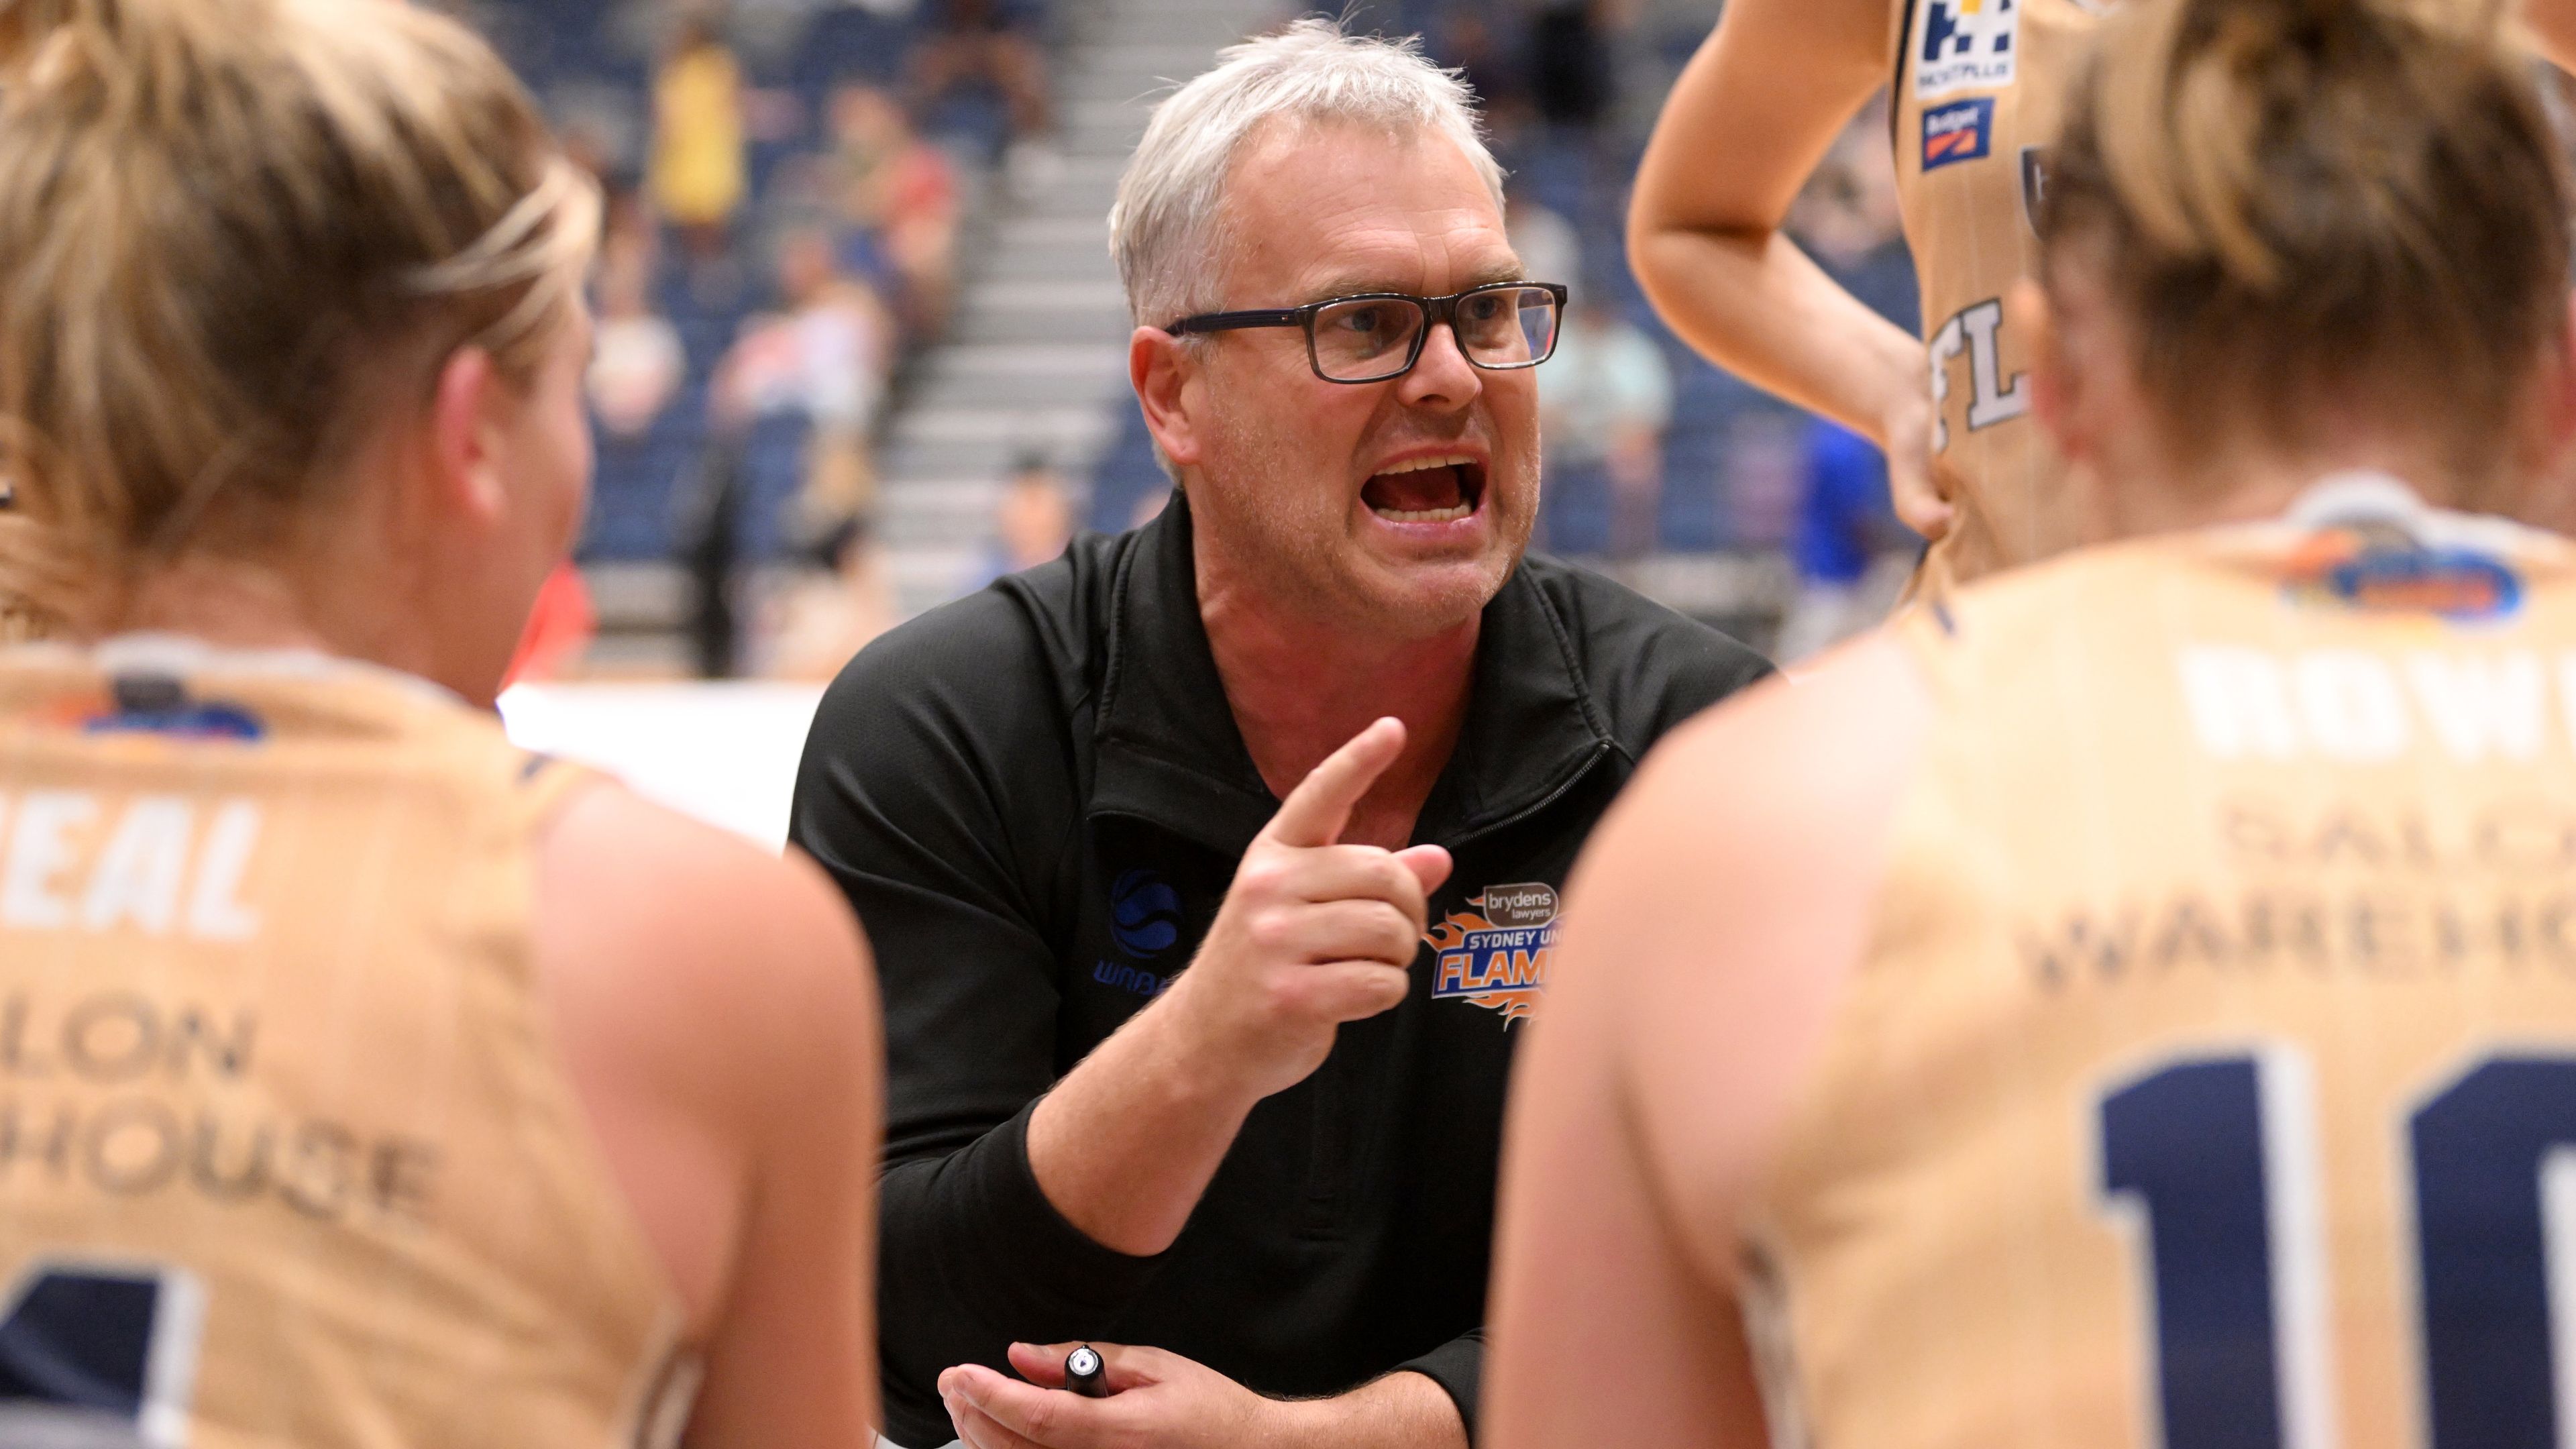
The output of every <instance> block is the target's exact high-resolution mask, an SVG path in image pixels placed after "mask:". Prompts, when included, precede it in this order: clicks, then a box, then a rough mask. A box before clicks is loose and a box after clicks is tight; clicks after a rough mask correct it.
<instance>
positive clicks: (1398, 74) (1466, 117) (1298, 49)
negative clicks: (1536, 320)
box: [1109, 18, 1503, 326]
mask: <svg viewBox="0 0 2576 1449" xmlns="http://www.w3.org/2000/svg"><path fill="white" fill-rule="evenodd" d="M1475 105H1476V98H1475V93H1474V92H1473V91H1471V90H1469V89H1468V87H1467V83H1466V82H1465V81H1464V80H1462V79H1460V77H1459V73H1458V72H1456V71H1454V70H1442V69H1441V68H1440V67H1438V66H1436V65H1433V64H1432V63H1431V61H1430V60H1429V59H1428V58H1427V57H1425V56H1424V55H1423V53H1422V46H1421V43H1420V41H1419V40H1418V39H1417V38H1415V37H1412V36H1407V37H1406V38H1404V39H1402V40H1382V39H1379V38H1377V37H1375V36H1362V35H1346V34H1344V33H1343V31H1342V28H1341V26H1340V25H1339V24H1337V23H1335V22H1333V21H1330V20H1325V19H1321V18H1311V19H1306V20H1300V21H1298V22H1296V23H1295V24H1293V25H1290V26H1289V27H1287V28H1286V29H1285V30H1282V31H1280V32H1278V33H1277V34H1275V35H1265V36H1262V37H1261V38H1259V39H1257V40H1247V41H1245V42H1243V43H1242V44H1240V45H1232V46H1228V47H1226V48H1225V49H1224V50H1221V51H1218V52H1217V65H1216V69H1214V70H1211V71H1209V72H1207V73H1206V74H1205V75H1202V76H1200V77H1199V78H1198V79H1196V80H1193V81H1191V82H1190V83H1189V84H1188V85H1185V86H1183V87H1181V88H1180V89H1179V90H1178V91H1175V92H1173V93H1172V95H1171V97H1170V98H1169V99H1167V100H1165V101H1164V102H1163V103H1162V104H1161V105H1159V106H1156V107H1155V108H1154V118H1153V120H1151V121H1150V122H1148V123H1147V124H1146V126H1145V139H1144V140H1143V141H1141V142H1139V143H1137V146H1136V154H1135V155H1134V156H1132V157H1130V158H1129V159H1128V162H1127V170H1126V174H1124V175H1122V176H1121V177H1119V178H1118V201H1117V204H1115V205H1113V206H1111V207H1110V208H1109V254H1110V255H1111V256H1112V257H1114V258H1116V259H1117V262H1118V279H1119V281H1121V282H1122V283H1124V284H1125V285H1126V288H1127V308H1128V311H1129V312H1130V313H1131V314H1132V315H1133V316H1134V318H1135V320H1136V322H1137V323H1138V324H1139V325H1142V326H1160V325H1162V324H1163V323H1166V322H1169V321H1171V320H1172V319H1173V318H1175V317H1180V316H1184V315H1186V314H1188V313H1192V312H1203V311H1207V310H1209V309H1211V308H1213V307H1215V306H1216V305H1217V297H1216V290H1217V288H1218V286H1219V285H1220V284H1221V282H1222V280H1223V279H1222V278H1221V277H1219V276H1217V275H1216V274H1215V268H1214V267H1213V266H1211V265H1210V262H1211V260H1212V259H1215V258H1218V257H1221V256H1223V255H1224V253H1223V250H1222V247H1221V243H1222V241H1223V240H1224V239H1223V237H1222V236H1221V235H1220V223H1221V221H1222V212H1223V208H1224V204H1225V178H1226V173H1227V172H1228V170H1230V169H1231V168H1232V166H1233V163H1234V155H1235V151H1236V150H1237V149H1238V148H1239V147H1240V146H1241V145H1242V144H1243V141H1244V138H1245V137H1247V136H1250V135H1251V134H1252V133H1253V131H1254V130H1255V129H1257V128H1258V127H1259V126H1260V125H1261V124H1262V123H1263V122H1265V121H1268V120H1270V119H1271V118H1272V117H1277V116H1284V117H1289V118H1291V119H1295V120H1300V121H1309V122H1313V121H1341V122H1350V123H1356V124H1360V125H1365V126H1374V127H1378V128H1380V129H1383V130H1387V131H1390V132H1396V133H1402V132H1407V131H1411V130H1414V129H1418V128H1421V127H1426V126H1427V127H1433V128H1436V129H1438V130H1439V131H1440V132H1441V133H1442V134H1443V135H1446V136H1447V137H1449V139H1451V140H1452V141H1455V142H1457V143H1458V147H1459V149H1461V150H1463V151H1465V152H1466V153H1467V159H1468V160H1470V161H1472V162H1474V163H1475V167H1476V172H1477V174H1478V175H1479V176H1482V177H1483V178H1484V181H1485V186H1486V189H1488V190H1489V191H1491V192H1492V193H1493V197H1494V209H1495V211H1496V212H1497V213H1499V212H1500V211H1501V210H1502V206H1503V170H1502V168H1501V167H1500V166H1497V165H1495V164H1494V157H1493V153H1492V152H1490V151H1488V150H1486V149H1485V138H1484V134H1483V128H1482V126H1481V125H1480V124H1479V122H1478V120H1477V117H1476V109H1475Z"/></svg>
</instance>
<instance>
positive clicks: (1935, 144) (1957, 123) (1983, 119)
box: [1923, 96, 1995, 171]
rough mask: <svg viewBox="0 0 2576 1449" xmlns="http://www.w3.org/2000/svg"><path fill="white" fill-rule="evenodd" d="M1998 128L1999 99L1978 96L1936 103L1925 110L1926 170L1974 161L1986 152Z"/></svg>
mask: <svg viewBox="0 0 2576 1449" xmlns="http://www.w3.org/2000/svg"><path fill="white" fill-rule="evenodd" d="M1994 129H1995V98H1994V97H1992V96H1978V97H1975V98H1974V99H1972V100H1965V101H1954V102H1952V103H1951V104H1949V105H1946V106H1935V107H1933V108H1932V109H1930V110H1928V111H1925V112H1924V113H1923V169H1924V170H1926V171H1937V170H1939V169H1940V168H1941V167H1944V166H1947V165H1949V164H1950V163H1951V162H1953V161H1974V160H1976V159H1977V158H1978V157H1980V156H1983V155H1985V154H1986V151H1987V148H1988V147H1989V145H1990V144H1991V143H1992V141H1993V138H1994Z"/></svg>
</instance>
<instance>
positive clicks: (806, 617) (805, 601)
mask: <svg viewBox="0 0 2576 1449" xmlns="http://www.w3.org/2000/svg"><path fill="white" fill-rule="evenodd" d="M815 555H816V559H817V561H818V562H820V563H822V564H823V565H824V570H809V571H807V572H806V573H805V575H804V576H803V577H802V578H800V579H799V580H798V581H797V582H795V583H793V584H791V585H789V586H788V588H787V589H786V591H785V592H784V593H782V594H781V595H780V596H779V597H778V598H777V599H776V600H774V601H773V602H772V603H771V605H770V607H769V610H768V613H769V618H768V619H767V621H766V623H767V629H766V631H765V632H766V633H767V635H768V639H769V647H768V651H767V652H768V659H767V662H766V664H765V666H764V668H763V670H762V672H763V673H765V674H767V675H768V676H769V677H770V678H772V679H801V680H812V681H816V682H823V681H828V680H830V679H831V678H832V677H833V676H834V675H836V674H839V673H840V672H841V666H842V665H844V664H847V663H849V662H850V656H851V655H853V654H856V653H858V652H859V651H860V650H861V649H863V648H865V647H867V643H868V641H869V640H871V639H874V638H875V637H877V636H878V635H879V634H882V633H884V632H885V631H886V630H888V629H891V628H893V627H894V625H895V623H896V619H897V616H896V613H895V606H894V588H893V585H892V584H891V583H890V582H889V581H888V578H887V571H886V562H885V549H884V547H883V546H882V545H881V544H879V543H878V542H877V541H876V538H875V535H874V531H873V530H872V529H870V528H869V526H868V524H867V522H866V520H864V519H859V518H850V519H845V520H843V521H842V522H841V524H840V526H838V527H837V528H834V529H832V530H831V531H830V532H828V533H827V534H825V535H824V537H823V540H822V542H821V543H820V544H819V545H818V546H817V548H816V549H815ZM825 570H828V571H825Z"/></svg>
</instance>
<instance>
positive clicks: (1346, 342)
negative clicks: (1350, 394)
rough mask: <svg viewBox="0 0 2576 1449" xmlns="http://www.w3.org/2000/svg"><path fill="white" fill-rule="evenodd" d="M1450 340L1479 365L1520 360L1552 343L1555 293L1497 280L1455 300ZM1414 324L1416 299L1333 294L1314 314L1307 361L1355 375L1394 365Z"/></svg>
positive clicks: (1541, 353) (1360, 377)
mask: <svg viewBox="0 0 2576 1449" xmlns="http://www.w3.org/2000/svg"><path fill="white" fill-rule="evenodd" d="M1452 316H1453V321H1452V326H1453V327H1455V329H1456V330H1457V333H1458V346H1459V348H1460V349H1461V350H1462V351H1464V352H1465V353H1466V354H1467V357H1468V360H1469V361H1471V362H1475V363H1478V364H1481V365H1482V366H1485V367H1522V366H1527V365H1528V364H1529V363H1531V362H1532V361H1535V360H1536V359H1538V358H1542V357H1545V356H1547V355H1548V351H1549V349H1551V348H1553V347H1554V346H1555V345H1556V294H1555V293H1553V292H1550V291H1548V290H1547V289H1546V288H1544V287H1497V288H1495V289H1494V290H1492V291H1490V292H1475V293H1471V294H1469V295H1468V296H1465V297H1461V298H1460V299H1459V300H1458V306H1457V309H1456V310H1455V312H1454V313H1453V314H1452ZM1421 331H1422V307H1421V306H1420V304H1418V303H1414V302H1408V301H1401V300H1396V299H1391V298H1385V297H1363V298H1359V299H1356V300H1353V301H1349V302H1336V303H1334V304H1333V305H1332V306H1330V307H1326V308H1323V309H1322V310H1320V311H1318V312H1317V313H1316V314H1315V365H1316V366H1317V367H1318V368H1320V369H1321V370H1322V371H1323V374H1324V375H1325V376H1326V377H1329V378H1334V379H1337V380H1341V381H1350V382H1361V381H1367V380H1369V379H1372V378H1377V377H1384V376H1387V375H1389V374H1391V373H1395V372H1398V371H1401V370H1402V369H1403V367H1404V364H1405V360H1406V359H1407V358H1408V357H1410V356H1411V355H1412V353H1413V342H1414V338H1415V336H1416V335H1418V334H1419V333H1420V332H1421Z"/></svg>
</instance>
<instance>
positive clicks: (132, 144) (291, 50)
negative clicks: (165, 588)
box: [0, 0, 599, 609]
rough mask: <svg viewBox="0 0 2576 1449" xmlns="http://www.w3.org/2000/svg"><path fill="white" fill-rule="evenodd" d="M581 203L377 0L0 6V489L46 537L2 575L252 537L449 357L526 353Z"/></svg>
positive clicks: (441, 38)
mask: <svg viewBox="0 0 2576 1449" xmlns="http://www.w3.org/2000/svg"><path fill="white" fill-rule="evenodd" d="M598 214H599V204H598V199H597V195H596V192H595V189H594V187H593V186H592V184H591V182H590V181H589V179H588V178H587V177H586V176H583V175H582V174H580V173H579V172H578V171H576V170H575V169H574V167H573V166H572V165H571V163H570V162H568V161H567V160H566V159H565V158H564V156H563V154H562V152H561V151H560V150H559V148H558V147H557V146H556V144H555V142H554V140H553V139H552V137H551V136H550V135H549V133H548V132H547V129H546V127H545V124H544V122H543V120H542V119H541V118H540V117H539V115H538V112H537V109H536V107H535V104H534V103H533V102H532V101H531V100H530V98H529V96H528V95H527V93H526V91H525V90H524V89H523V88H522V87H521V86H520V85H519V83H518V81H517V80H516V78H515V77H513V76H512V75H511V74H510V71H509V69H508V67H507V66H505V65H504V64H502V62H501V61H500V59H499V58H498V57H496V56H495V55H493V53H492V52H491V50H490V49H489V48H488V47H486V46H485V45H484V44H483V42H482V41H480V40H478V39H476V38H475V37H474V36H473V35H472V34H471V33H469V32H468V31H466V30H465V29H464V28H463V27H462V26H460V25H458V24H457V23H456V22H454V21H452V20H449V19H446V18H444V17H442V16H439V15H436V14H433V13H430V12H428V11H425V10H420V9H415V8H413V7H412V6H410V5H408V4H404V3H401V0H0V493H14V495H15V503H14V510H13V511H14V512H15V513H17V514H18V515H20V519H19V523H18V527H19V529H20V530H21V531H22V535H23V534H24V533H26V532H28V531H32V534H33V535H34V536H36V537H37V538H38V539H39V540H40V543H41V547H37V548H30V547H28V546H27V545H26V543H25V539H24V537H23V536H22V539H21V543H20V546H19V547H17V548H16V549H15V550H0V553H7V552H15V553H17V554H18V555H20V557H19V559H18V561H17V562H16V563H15V564H14V565H12V564H11V563H10V562H9V560H8V559H7V558H6V557H0V591H5V590H6V589H8V588H9V587H10V586H11V585H10V580H9V579H8V578H7V577H6V573H7V572H8V571H11V570H13V569H14V571H15V572H16V573H18V574H19V575H20V576H21V578H20V582H19V584H18V585H17V587H18V588H19V589H20V590H21V591H22V592H33V591H36V590H37V589H39V588H42V589H45V590H51V589H73V588H76V590H77V591H78V592H79V593H81V594H84V595H89V594H94V593H96V592H97V591H99V590H101V589H107V588H113V587H114V583H115V581H116V580H118V579H120V578H123V577H126V576H129V575H130V574H131V573H132V572H133V571H134V570H136V569H139V568H144V567H148V566H150V565H151V564H154V563H157V562H162V561H166V560H167V559H169V558H171V557H174V556H176V555H179V554H181V553H185V552H188V551H191V550H198V549H207V550H217V551H221V550H228V549H245V550H256V549H259V548H261V547H263V546H265V545H267V544H270V543H273V542H274V540H275V539H277V538H278V537H279V536H280V535H281V533H282V532H283V531H284V530H285V529H286V528H287V527H288V526H289V525H291V524H292V523H294V522H295V521H296V520H298V519H299V518H303V517H307V516H310V515H312V514H313V513H314V512H316V511H317V510H319V509H322V508H325V507H327V506H328V505H329V504H331V503H332V502H333V501H334V500H333V499H332V498H331V497H329V496H328V489H329V484H330V481H331V479H332V478H333V477H334V475H335V469H336V468H337V467H338V465H340V464H342V463H344V462H345V461H346V459H347V457H348V456H349V454H350V452H351V450H352V449H353V447H354V446H355V445H356V444H357V443H358V442H360V441H361V440H362V439H364V438H365V437H366V436H367V435H368V433H369V430H370V429H371V428H374V427H377V426H380V425H381V424H382V422H383V420H384V418H385V417H386V415H387V412H388V409H395V408H404V407H413V408H416V407H419V406H422V405H424V404H425V403H426V401H427V399H428V397H429V394H430V392H431V390H432V389H433V388H434V386H435V379H436V377H437V374H438V371H439V369H440V368H441V366H442V365H443V364H444V362H445V360H446V359H447V358H448V357H449V356H451V355H453V354H454V353H455V352H456V351H457V350H458V349H460V348H465V347H476V348H481V349H483V350H484V351H486V352H488V353H489V354H490V355H491V356H492V358H493V359H494V361H495V365H496V367H497V368H498V369H499V370H500V371H501V372H502V374H503V375H504V376H505V377H509V378H511V379H512V380H514V381H517V382H522V383H524V382H525V381H526V380H527V379H528V378H530V377H531V376H532V375H533V372H534V370H535V367H536V364H537V362H538V359H539V358H540V357H541V355H542V353H543V351H544V348H545V345H546V343H547V341H548V340H549V338H550V337H551V336H552V335H553V333H552V329H553V328H554V327H555V326H557V325H559V324H560V322H561V321H562V320H563V319H564V318H566V317H567V316H568V315H569V314H570V309H571V308H572V307H573V306H574V305H575V304H576V302H577V300H578V295H579V288H580V286H581V284H582V277H583V273H584V271H585V269H586V266H587V262H588V257H589V252H590V248H591V246H592V244H593V241H594V239H595V233H596V231H597V227H598ZM0 517H6V515H0ZM29 554H36V555H40V556H41V562H32V563H31V562H29V561H28V559H27V557H26V555H29ZM31 576H34V577H38V578H39V582H38V583H36V584H30V583H28V582H26V580H27V578H29V577H31ZM47 602H48V603H49V604H53V605H56V607H57V609H59V607H60V605H59V602H58V601H56V600H54V599H48V601H47Z"/></svg>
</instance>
